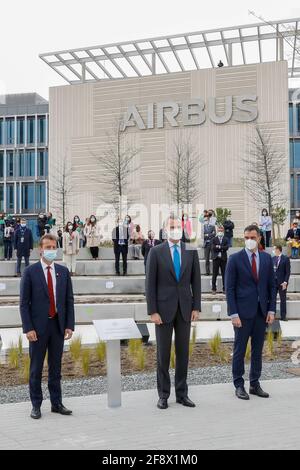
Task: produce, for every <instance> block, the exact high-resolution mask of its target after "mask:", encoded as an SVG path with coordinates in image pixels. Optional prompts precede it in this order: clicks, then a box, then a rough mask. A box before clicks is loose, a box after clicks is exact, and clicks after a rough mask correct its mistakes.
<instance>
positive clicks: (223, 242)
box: [211, 225, 229, 294]
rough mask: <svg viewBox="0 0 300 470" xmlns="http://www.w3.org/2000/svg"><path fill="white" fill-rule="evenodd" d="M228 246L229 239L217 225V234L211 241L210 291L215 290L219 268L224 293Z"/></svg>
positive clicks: (214, 291) (221, 227)
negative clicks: (211, 268) (211, 271)
mask: <svg viewBox="0 0 300 470" xmlns="http://www.w3.org/2000/svg"><path fill="white" fill-rule="evenodd" d="M228 248H229V241H228V238H227V237H224V227H223V226H221V225H219V226H218V230H217V236H216V237H215V238H213V239H212V242H211V257H212V260H213V275H212V293H213V294H215V293H216V292H217V285H216V282H217V276H218V274H219V269H221V274H222V283H223V293H225V284H224V277H225V268H226V263H227V251H228Z"/></svg>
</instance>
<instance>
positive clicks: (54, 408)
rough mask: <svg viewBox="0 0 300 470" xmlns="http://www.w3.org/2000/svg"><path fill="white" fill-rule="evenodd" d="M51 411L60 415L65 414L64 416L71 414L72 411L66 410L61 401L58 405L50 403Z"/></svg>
mask: <svg viewBox="0 0 300 470" xmlns="http://www.w3.org/2000/svg"><path fill="white" fill-rule="evenodd" d="M51 411H52V413H59V414H60V415H65V416H68V415H71V414H72V411H71V410H68V409H67V408H66V407H65V406H64V405H63V404H62V403H60V404H58V405H52V406H51Z"/></svg>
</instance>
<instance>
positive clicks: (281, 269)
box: [273, 245, 291, 321]
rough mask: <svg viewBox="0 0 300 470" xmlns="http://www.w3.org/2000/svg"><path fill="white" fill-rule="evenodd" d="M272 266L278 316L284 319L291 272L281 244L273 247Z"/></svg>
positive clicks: (288, 260) (289, 263)
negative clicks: (277, 300)
mask: <svg viewBox="0 0 300 470" xmlns="http://www.w3.org/2000/svg"><path fill="white" fill-rule="evenodd" d="M274 254H275V256H274V257H273V266H274V273H275V280H276V287H277V293H278V292H279V298H280V317H281V320H283V321H286V293H287V286H288V283H289V279H290V274H291V262H290V259H289V258H288V257H287V256H285V255H283V254H282V246H281V245H276V246H275V249H274Z"/></svg>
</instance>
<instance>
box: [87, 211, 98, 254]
mask: <svg viewBox="0 0 300 470" xmlns="http://www.w3.org/2000/svg"><path fill="white" fill-rule="evenodd" d="M84 236H85V237H86V246H87V248H89V249H90V252H91V255H92V257H93V259H94V260H98V259H99V246H100V240H101V234H100V227H99V225H98V224H97V219H96V217H95V216H94V215H91V217H90V218H89V220H88V222H87V223H86V225H85V228H84Z"/></svg>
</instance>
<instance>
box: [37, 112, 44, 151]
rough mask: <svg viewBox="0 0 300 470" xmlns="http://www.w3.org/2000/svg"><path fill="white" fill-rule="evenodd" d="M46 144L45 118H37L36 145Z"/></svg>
mask: <svg viewBox="0 0 300 470" xmlns="http://www.w3.org/2000/svg"><path fill="white" fill-rule="evenodd" d="M45 142H46V116H39V117H38V143H39V144H43V143H45Z"/></svg>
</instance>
